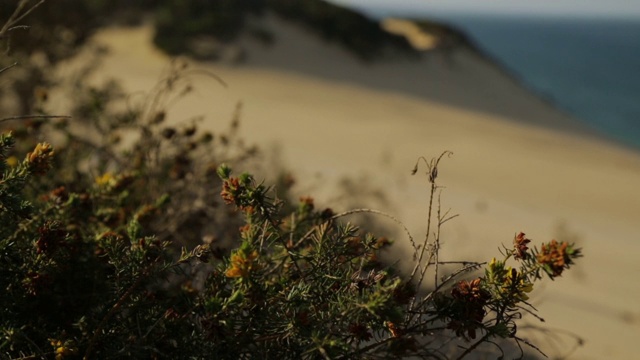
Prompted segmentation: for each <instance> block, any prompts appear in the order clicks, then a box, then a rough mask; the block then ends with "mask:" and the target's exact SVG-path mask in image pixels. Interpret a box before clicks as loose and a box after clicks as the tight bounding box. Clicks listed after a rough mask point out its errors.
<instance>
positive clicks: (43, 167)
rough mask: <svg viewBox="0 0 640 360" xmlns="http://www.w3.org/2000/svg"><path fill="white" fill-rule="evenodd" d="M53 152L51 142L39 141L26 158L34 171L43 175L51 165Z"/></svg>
mask: <svg viewBox="0 0 640 360" xmlns="http://www.w3.org/2000/svg"><path fill="white" fill-rule="evenodd" d="M53 154H54V151H53V148H52V147H51V145H50V144H48V143H38V144H36V147H35V148H34V149H33V151H32V152H30V153H28V154H27V157H26V158H25V159H24V160H25V162H27V164H28V165H29V167H30V168H31V170H32V171H33V172H34V173H36V174H38V175H42V174H44V173H46V172H47V170H49V168H50V167H51V158H52V157H53Z"/></svg>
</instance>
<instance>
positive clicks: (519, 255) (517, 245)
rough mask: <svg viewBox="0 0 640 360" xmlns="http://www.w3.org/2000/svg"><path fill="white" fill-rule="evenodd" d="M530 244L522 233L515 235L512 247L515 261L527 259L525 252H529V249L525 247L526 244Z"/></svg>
mask: <svg viewBox="0 0 640 360" xmlns="http://www.w3.org/2000/svg"><path fill="white" fill-rule="evenodd" d="M530 242H531V240H530V239H527V238H526V237H525V234H524V233H523V232H521V233H519V234H518V235H516V236H515V237H514V238H513V246H514V250H515V253H514V255H513V257H514V258H515V259H516V260H517V259H522V260H525V259H527V257H528V256H529V254H528V253H527V250H529V248H528V247H527V244H528V243H530Z"/></svg>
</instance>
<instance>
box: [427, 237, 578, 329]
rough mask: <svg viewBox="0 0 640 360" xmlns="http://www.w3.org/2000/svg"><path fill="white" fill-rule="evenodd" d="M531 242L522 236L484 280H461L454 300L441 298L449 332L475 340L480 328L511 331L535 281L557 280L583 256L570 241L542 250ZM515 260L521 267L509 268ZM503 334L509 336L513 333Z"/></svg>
mask: <svg viewBox="0 0 640 360" xmlns="http://www.w3.org/2000/svg"><path fill="white" fill-rule="evenodd" d="M530 242H531V240H530V239H528V238H527V237H526V235H525V234H524V233H522V232H521V233H518V234H517V235H516V236H515V237H514V240H513V248H512V249H507V251H506V253H505V258H504V259H503V260H497V259H496V258H493V259H492V260H491V261H490V262H489V264H488V265H487V267H486V269H485V274H484V276H483V277H479V278H476V279H474V280H472V281H465V280H463V281H460V282H458V283H457V284H456V286H454V287H453V289H452V290H451V296H450V297H446V298H441V299H439V304H440V305H439V306H440V307H441V310H444V312H443V313H444V314H447V315H446V318H447V319H448V324H447V327H448V328H449V329H452V330H454V331H455V333H456V335H458V336H461V337H464V338H466V339H475V338H476V332H477V330H479V329H484V330H485V331H488V329H489V328H493V329H494V330H495V329H508V328H510V325H512V324H511V322H512V320H511V319H514V318H517V317H518V316H515V315H514V314H515V313H517V309H518V307H519V306H521V305H519V304H520V303H524V304H526V301H527V300H529V296H528V293H530V292H531V291H532V290H533V282H534V281H535V280H539V279H541V278H542V277H541V275H540V274H541V272H544V273H546V274H547V275H548V276H549V277H550V278H551V279H553V278H555V277H557V276H560V275H561V274H562V272H563V270H564V269H566V268H569V266H570V265H572V264H573V260H574V259H575V258H578V257H580V256H581V253H580V249H576V248H574V246H573V245H571V244H568V243H566V242H557V241H556V240H552V241H551V242H549V243H546V244H542V245H541V249H540V250H539V251H538V250H537V249H536V248H534V249H530V248H529V247H528V244H529V243H530ZM511 257H513V258H514V259H515V260H517V261H518V262H519V268H513V267H511V266H508V265H507V261H508V260H509V258H511ZM489 313H493V314H494V315H495V318H494V319H493V320H490V321H488V320H486V319H485V318H486V316H487V314H489ZM492 322H495V323H493V324H492ZM500 322H503V323H502V324H501V323H500ZM505 326H506V327H505ZM496 333H498V331H497V330H496ZM500 335H501V336H508V335H509V332H504V333H500Z"/></svg>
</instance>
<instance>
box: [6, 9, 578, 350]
mask: <svg viewBox="0 0 640 360" xmlns="http://www.w3.org/2000/svg"><path fill="white" fill-rule="evenodd" d="M27 3H28V2H21V4H27ZM24 6H26V5H22V9H24ZM19 17H20V16H16V18H19ZM12 18H13V17H12ZM11 26H12V24H9V26H8V27H7V28H11ZM2 36H3V34H2V33H0V38H1V37H2ZM5 70H6V69H5ZM3 71H4V70H3ZM175 71H176V72H177V75H176V73H172V74H170V75H169V77H168V78H167V79H165V80H166V82H165V84H167V85H166V86H167V87H168V88H169V90H176V89H178V90H179V92H180V93H185V89H188V85H187V84H183V83H182V79H183V78H182V77H180V76H178V75H180V74H183V73H184V71H187V68H186V67H185V66H182V65H179V64H178V66H177V69H176V70H175ZM183 85H184V87H183ZM186 92H188V91H186ZM166 94H167V93H166V92H164V91H163V90H161V91H159V92H157V93H154V94H152V96H150V98H151V101H150V102H147V103H144V104H143V105H141V106H139V107H135V108H133V109H131V108H128V109H126V110H125V111H124V112H122V111H120V112H118V111H112V110H110V107H109V104H110V101H111V100H112V99H113V98H114V97H115V98H118V96H120V94H119V92H118V91H117V89H116V88H115V87H113V86H108V87H106V88H104V89H96V88H90V89H87V91H86V93H83V97H79V99H78V100H79V102H78V103H77V104H76V105H77V106H76V108H75V111H74V113H75V115H76V116H78V117H81V118H83V119H86V120H87V121H86V123H87V124H89V125H90V126H89V129H90V130H92V131H95V132H97V133H98V135H100V136H99V137H98V139H99V140H95V138H92V137H90V136H87V137H83V136H81V135H79V134H78V133H76V132H74V129H73V128H72V127H70V126H69V125H68V120H67V119H64V118H62V119H60V117H58V120H56V122H54V123H53V124H52V125H53V126H44V125H43V124H42V123H41V122H38V121H33V122H30V123H29V124H28V126H27V127H26V129H25V128H24V127H15V128H14V132H13V133H12V132H3V133H2V134H1V135H0V224H1V226H0V264H2V266H0V289H2V292H0V310H1V311H0V354H1V355H2V357H3V358H10V359H37V358H45V359H56V360H61V359H76V358H84V359H112V358H141V359H149V358H151V359H159V358H169V359H192V358H220V359H238V358H240V359H242V358H283V359H299V358H302V359H340V358H342V359H358V358H362V359H365V358H366V359H370V358H403V357H407V358H410V357H424V358H436V359H442V358H457V359H461V358H464V357H465V356H467V355H469V354H471V353H473V352H474V351H476V350H477V349H478V348H479V346H481V345H488V346H494V345H496V344H498V343H497V341H499V340H507V341H511V342H512V343H515V344H516V345H517V347H518V348H519V351H520V354H524V352H523V350H522V347H521V345H522V344H525V345H528V346H530V347H532V348H533V349H535V350H538V348H537V347H535V346H534V345H533V344H530V343H529V342H528V341H527V340H525V339H523V338H521V337H520V336H519V334H518V331H517V323H518V321H519V320H520V319H521V317H522V315H523V314H524V313H535V309H534V308H533V307H532V306H531V305H530V304H529V303H528V302H527V300H528V294H529V293H530V292H531V291H533V289H534V287H535V284H536V282H538V281H540V280H542V278H543V277H545V276H546V277H549V278H551V279H555V278H557V277H559V276H561V274H562V273H563V272H564V270H566V269H568V268H569V267H570V266H572V265H573V264H574V261H575V259H576V258H578V257H579V256H580V255H581V253H580V250H579V249H576V248H575V247H574V246H573V245H571V244H567V243H564V242H557V241H555V240H553V241H551V242H549V243H544V244H542V245H541V246H540V248H539V249H538V248H537V247H534V248H532V249H530V248H529V244H530V242H531V240H530V239H528V238H526V236H525V234H523V233H519V234H517V235H516V236H515V238H514V242H513V246H511V247H509V248H505V249H504V251H503V254H502V255H503V256H502V257H501V259H500V260H498V259H496V258H494V259H492V260H491V261H490V262H488V263H475V262H458V263H457V264H459V265H460V268H459V269H458V270H456V271H454V272H453V273H451V274H449V275H447V276H445V277H443V276H441V275H442V274H441V270H439V266H442V265H444V264H445V263H447V264H450V263H451V262H445V261H443V260H442V259H440V258H439V249H440V228H441V226H442V225H444V224H445V223H446V222H447V221H449V220H451V219H452V218H453V216H448V214H446V213H445V214H444V215H441V213H440V211H439V208H438V207H437V206H434V205H433V203H434V202H433V200H434V197H435V196H436V195H437V193H438V186H437V184H436V182H437V177H438V164H439V162H440V160H441V159H442V158H443V156H444V155H445V154H446V153H445V154H443V155H441V156H440V157H438V158H435V159H433V160H431V161H426V160H425V159H422V160H424V162H425V163H426V165H427V168H428V169H427V172H426V175H427V177H428V179H429V182H430V202H429V203H430V205H429V216H428V221H427V232H426V236H425V238H424V241H423V242H422V243H421V244H416V242H415V241H414V239H413V237H412V236H411V235H410V234H408V238H409V241H410V243H411V245H412V246H413V249H414V267H413V270H412V271H411V273H410V274H404V273H401V272H399V271H398V270H397V269H396V268H395V267H394V266H392V265H389V264H385V263H384V262H382V261H381V260H380V254H381V253H382V252H384V251H387V250H388V249H389V248H391V246H392V244H393V242H392V241H391V240H389V239H387V238H382V237H377V236H375V235H373V234H370V233H367V232H366V231H363V230H362V229H360V228H359V227H357V226H355V225H353V224H351V223H348V222H345V221H344V218H345V217H346V216H348V215H351V214H354V213H363V212H364V213H370V214H374V215H379V216H387V217H390V216H389V215H386V214H384V213H381V212H378V211H374V210H368V209H357V210H351V211H347V212H344V213H338V214H336V213H334V212H333V211H332V210H331V209H316V206H315V204H314V201H313V199H312V198H309V197H303V198H301V199H300V200H299V202H297V203H292V202H290V201H287V200H286V199H278V198H275V197H274V195H273V193H274V192H273V191H272V189H271V188H270V187H268V186H266V185H265V184H263V183H259V182H257V181H256V180H255V178H254V177H253V176H252V175H250V174H248V173H242V174H240V175H238V176H235V175H234V174H233V173H232V170H231V168H230V167H229V166H227V165H220V166H217V165H218V164H219V163H221V161H220V160H223V159H224V160H226V161H228V162H232V163H235V164H243V165H244V164H246V160H247V159H251V158H254V157H255V156H256V153H255V151H254V150H253V149H251V148H246V147H244V145H242V142H240V141H238V142H236V141H234V139H235V137H234V136H235V130H236V128H237V120H234V122H233V123H232V127H231V129H230V131H229V133H228V134H219V135H218V136H217V137H216V139H218V141H214V136H213V134H209V133H204V134H199V132H198V129H197V127H196V125H195V123H191V124H187V125H186V126H184V127H182V128H181V127H179V126H171V125H166V124H165V116H166V111H165V109H162V108H160V107H159V106H158V104H161V103H162V102H163V99H164V100H166V99H167V97H166ZM149 104H151V105H149ZM28 117H29V116H27V117H22V116H21V117H19V118H20V119H24V118H28ZM32 117H33V118H35V119H36V120H38V119H39V120H41V119H43V118H46V119H49V118H50V117H46V116H41V117H40V118H39V117H38V116H32ZM11 119H12V120H15V119H16V118H11ZM4 120H6V119H3V120H0V122H4ZM47 128H48V130H49V131H50V132H45V130H46V129H47ZM124 130H127V131H128V132H125V131H124ZM131 133H133V134H138V137H137V138H136V140H137V141H135V142H134V143H133V144H131V145H126V144H124V145H123V144H122V143H121V142H120V140H119V138H118V136H117V135H130V134H131ZM50 134H58V135H60V134H62V135H63V140H64V141H62V142H61V145H60V146H59V147H56V150H54V149H53V147H52V146H51V145H49V144H47V143H43V142H38V143H34V141H33V139H34V138H36V137H38V136H41V135H42V136H46V135H50ZM16 139H17V140H18V141H16ZM24 154H26V156H24V160H23V161H19V160H18V159H20V158H23V155H24ZM417 170H418V167H417V166H416V169H415V170H414V173H415V172H417ZM219 197H220V198H221V199H219ZM219 201H220V202H224V203H226V205H225V206H223V205H222V204H220V203H219ZM390 218H391V219H392V220H395V218H393V217H390ZM395 221H396V222H398V223H400V222H399V221H397V220H395ZM212 224H213V225H214V226H213V228H214V229H211V225H212ZM400 225H401V226H402V224H401V223H400ZM433 229H435V231H432V230H433ZM405 230H406V229H405ZM211 233H213V234H215V235H211V236H205V235H207V234H211ZM407 233H408V232H407ZM223 240H227V242H224V241H223ZM454 263H455V262H454ZM508 263H511V264H512V265H508ZM483 268H484V274H483V275H480V276H478V274H477V273H473V271H474V270H479V269H483ZM428 274H429V275H430V274H433V275H434V282H433V283H431V282H429V281H427V275H428ZM545 274H546V275H545ZM499 349H500V348H499ZM503 355H504V354H503Z"/></svg>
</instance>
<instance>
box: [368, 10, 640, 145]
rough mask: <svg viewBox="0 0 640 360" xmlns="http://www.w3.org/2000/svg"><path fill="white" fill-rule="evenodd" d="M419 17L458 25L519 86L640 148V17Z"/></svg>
mask: <svg viewBox="0 0 640 360" xmlns="http://www.w3.org/2000/svg"><path fill="white" fill-rule="evenodd" d="M375 15H377V16H381V15H382V14H375ZM387 15H388V14H387ZM395 15H402V14H395ZM411 16H412V17H414V18H415V17H416V14H415V13H414V14H412V15H411ZM425 18H431V19H435V20H440V21H443V22H445V23H449V24H452V25H454V26H456V27H457V28H459V29H461V30H463V31H464V32H465V33H466V34H467V35H468V36H469V37H470V38H471V39H472V40H473V41H474V42H475V44H476V45H477V46H478V47H480V48H481V49H482V50H483V51H484V52H485V53H487V54H488V55H489V56H490V57H492V58H494V59H495V60H496V61H497V62H498V63H500V64H501V65H502V66H503V67H505V68H506V69H507V70H508V71H509V72H511V73H512V74H513V75H515V76H516V77H517V78H518V79H520V80H521V82H522V83H523V85H524V86H526V87H527V88H529V89H530V90H532V91H534V92H535V93H538V94H539V95H541V96H543V97H545V98H547V99H549V100H551V101H552V102H553V103H554V105H556V106H557V107H558V108H560V109H562V110H565V111H567V112H568V113H570V114H572V115H573V116H574V117H576V118H577V119H578V120H581V121H583V122H584V123H585V124H586V125H588V126H589V127H591V128H593V129H595V130H597V131H599V132H600V133H602V134H604V135H605V136H607V137H610V138H612V139H614V140H616V141H618V142H620V143H622V144H625V145H628V146H631V147H634V148H637V149H640V18H636V19H630V18H624V19H621V18H615V19H614V18H600V19H599V18H595V17H590V18H570V17H542V16H537V17H536V16H523V15H519V16H513V15H512V16H508V15H486V14H483V15H477V14H476V15H470V14H456V13H447V14H436V15H435V17H434V15H433V14H425Z"/></svg>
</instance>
